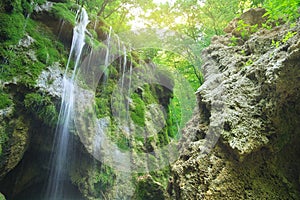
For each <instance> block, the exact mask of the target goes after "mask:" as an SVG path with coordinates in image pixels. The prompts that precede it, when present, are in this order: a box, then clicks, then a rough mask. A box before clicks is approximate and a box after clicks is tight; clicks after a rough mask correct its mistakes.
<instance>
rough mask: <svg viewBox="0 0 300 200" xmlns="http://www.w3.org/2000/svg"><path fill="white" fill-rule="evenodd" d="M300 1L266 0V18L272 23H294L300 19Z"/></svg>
mask: <svg viewBox="0 0 300 200" xmlns="http://www.w3.org/2000/svg"><path fill="white" fill-rule="evenodd" d="M299 5H300V1H299V0H265V2H264V5H263V7H264V8H265V9H266V10H267V12H266V14H265V16H268V18H269V20H270V21H275V22H277V23H278V22H279V20H283V21H284V22H292V21H294V20H295V19H297V18H298V17H299V13H298V11H297V10H298V8H299Z"/></svg>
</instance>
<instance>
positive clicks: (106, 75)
mask: <svg viewBox="0 0 300 200" xmlns="http://www.w3.org/2000/svg"><path fill="white" fill-rule="evenodd" d="M111 33H112V27H109V33H108V37H107V40H106V41H107V48H106V55H105V60H104V83H105V82H106V81H107V77H109V69H108V65H109V62H110V59H109V56H110V40H111Z"/></svg>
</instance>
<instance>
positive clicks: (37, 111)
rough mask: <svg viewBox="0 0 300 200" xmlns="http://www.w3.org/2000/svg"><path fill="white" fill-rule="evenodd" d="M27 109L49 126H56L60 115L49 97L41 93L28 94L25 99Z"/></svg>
mask: <svg viewBox="0 0 300 200" xmlns="http://www.w3.org/2000/svg"><path fill="white" fill-rule="evenodd" d="M24 105H25V108H26V109H27V110H28V111H29V112H30V113H32V114H34V115H35V117H37V118H38V119H39V120H41V121H42V122H43V123H45V124H47V125H51V126H52V125H55V124H56V123H57V119H58V113H57V110H56V107H55V105H54V104H53V102H52V101H51V99H50V98H49V97H48V96H43V95H41V94H39V93H29V94H26V96H25V99H24Z"/></svg>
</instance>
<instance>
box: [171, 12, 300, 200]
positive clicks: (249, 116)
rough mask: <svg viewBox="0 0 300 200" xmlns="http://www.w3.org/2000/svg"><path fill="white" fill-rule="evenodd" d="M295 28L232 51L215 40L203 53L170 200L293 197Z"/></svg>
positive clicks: (262, 34)
mask: <svg viewBox="0 0 300 200" xmlns="http://www.w3.org/2000/svg"><path fill="white" fill-rule="evenodd" d="M249 16H252V15H249ZM299 28H300V22H299V21H298V22H297V24H296V26H295V27H294V28H290V27H289V25H282V26H280V27H276V28H274V29H273V30H263V29H261V30H259V31H257V32H256V33H254V34H252V35H250V37H249V38H248V40H247V41H246V42H245V41H243V40H242V41H241V43H238V44H236V45H235V46H234V45H233V46H229V45H228V44H229V43H230V38H231V37H232V35H231V34H227V35H225V36H218V37H215V38H214V40H213V42H212V44H211V46H209V47H208V48H206V49H205V50H204V51H203V54H202V58H203V63H204V64H203V66H202V68H203V73H204V77H205V82H204V84H203V85H202V86H201V87H200V88H199V89H198V91H197V93H196V95H197V99H198V108H197V109H198V110H197V112H196V113H195V116H194V117H193V119H192V120H191V121H190V122H189V123H188V124H187V127H186V128H185V130H184V133H183V138H184V139H185V141H186V142H185V143H184V145H183V149H182V152H181V156H180V159H179V160H178V161H177V162H175V163H174V164H173V166H172V171H173V178H174V183H173V191H172V192H169V193H170V196H171V197H172V198H173V199H174V198H176V199H185V200H186V199H299V198H300V193H299V190H298V189H297V188H299V180H298V177H299V173H300V172H299V167H300V158H299V152H300V148H299V145H298V143H299V142H300V135H299V133H300V118H299V113H300V112H299V107H300V106H299V105H300V93H299V88H300V81H299V80H300V68H299V60H300V50H299V48H298V47H299V40H300V35H299V31H298V30H299ZM229 32H230V31H229ZM289 33H294V36H292V37H290V38H289V39H288V40H286V41H285V40H284V38H286V37H287V35H288V34H289ZM272 41H277V43H278V45H277V46H276V45H274V42H273V44H272Z"/></svg>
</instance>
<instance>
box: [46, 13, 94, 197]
mask: <svg viewBox="0 0 300 200" xmlns="http://www.w3.org/2000/svg"><path fill="white" fill-rule="evenodd" d="M88 23H89V19H88V15H87V13H86V11H85V10H84V9H83V8H81V9H80V10H78V12H77V15H76V26H75V27H74V30H73V39H72V45H71V50H70V54H69V59H68V62H67V66H66V70H65V74H64V77H63V93H62V101H61V108H60V113H59V119H58V122H59V123H58V126H57V127H56V131H55V138H54V145H53V147H52V148H53V149H52V152H53V155H52V158H51V166H50V167H51V170H50V176H49V181H48V186H47V191H46V199H51V200H53V199H55V200H59V199H64V196H65V195H66V192H65V188H64V183H65V182H66V181H67V174H66V173H67V168H68V155H69V153H70V127H71V126H72V122H73V111H74V88H75V78H76V72H77V68H78V65H79V63H80V58H81V53H82V49H83V47H84V45H85V41H84V40H85V31H86V26H87V24H88ZM71 60H74V61H75V63H74V69H73V73H72V75H71V78H70V77H69V76H68V71H69V68H70V63H71Z"/></svg>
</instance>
